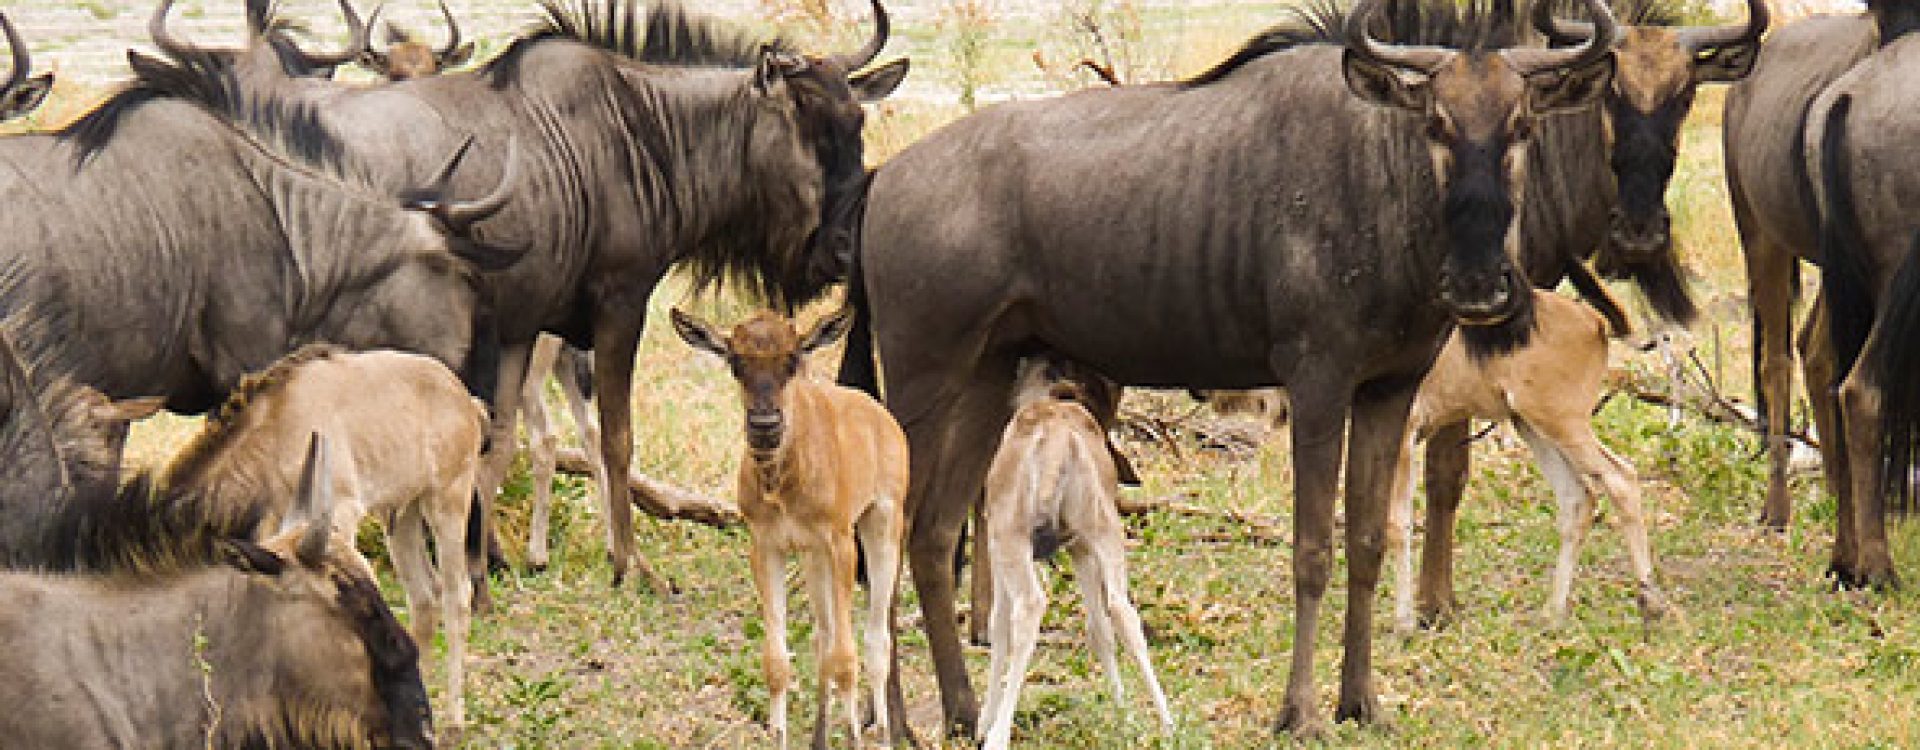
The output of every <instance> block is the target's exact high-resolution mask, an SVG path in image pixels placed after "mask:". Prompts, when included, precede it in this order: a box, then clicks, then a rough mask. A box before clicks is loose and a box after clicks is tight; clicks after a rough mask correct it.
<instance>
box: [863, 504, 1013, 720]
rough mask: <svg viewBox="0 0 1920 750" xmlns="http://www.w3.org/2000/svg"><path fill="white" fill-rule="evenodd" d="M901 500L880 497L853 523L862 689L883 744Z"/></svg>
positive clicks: (887, 715)
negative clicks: (861, 561)
mask: <svg viewBox="0 0 1920 750" xmlns="http://www.w3.org/2000/svg"><path fill="white" fill-rule="evenodd" d="M906 501H907V499H906V498H904V497H895V498H882V499H881V500H880V501H879V502H876V503H874V504H873V505H872V506H871V507H869V508H867V512H866V513H864V514H862V515H861V517H860V521H859V522H858V524H857V525H856V526H855V531H857V532H858V533H859V535H860V546H861V547H862V548H863V549H864V550H865V551H866V563H867V624H866V632H865V633H864V634H863V636H864V640H865V641H866V653H865V654H864V655H863V657H862V660H863V661H865V662H866V668H867V688H868V691H869V692H870V693H871V694H872V696H873V723H874V725H875V726H877V727H879V729H880V741H881V743H882V744H885V745H891V744H893V716H892V711H891V710H890V709H891V708H892V707H891V706H889V705H888V700H887V683H888V678H889V677H890V676H891V675H889V672H890V671H891V670H892V667H893V599H894V594H895V592H896V591H898V589H899V583H898V582H899V576H900V545H901V543H902V542H904V541H905V538H906V537H905V535H906V514H905V511H904V508H903V506H904V505H905V503H906ZM980 565H982V564H976V568H977V567H979V566H980Z"/></svg>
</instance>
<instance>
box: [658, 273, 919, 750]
mask: <svg viewBox="0 0 1920 750" xmlns="http://www.w3.org/2000/svg"><path fill="white" fill-rule="evenodd" d="M847 322H848V315H847V313H845V312H843V313H841V314H840V315H837V316H834V317H831V318H828V319H827V320H824V321H821V322H820V323H819V324H817V325H816V326H815V327H814V328H813V329H812V330H810V331H808V332H807V334H806V335H805V336H801V335H799V334H797V333H796V332H795V331H794V329H793V325H792V323H790V322H788V321H787V320H786V319H785V318H782V317H780V316H779V315H776V314H774V313H771V312H762V313H759V314H757V315H755V316H753V317H752V318H749V319H748V320H746V321H745V322H743V323H740V324H739V325H737V326H734V328H733V330H732V332H731V333H730V334H728V335H726V336H724V337H723V336H721V335H720V334H719V333H718V332H717V331H715V330H713V329H712V328H711V327H710V326H708V325H707V324H706V323H704V322H701V321H699V320H697V319H694V318H692V317H691V316H688V315H686V314H685V313H682V312H680V311H678V310H675V311H674V313H673V323H674V327H675V329H676V330H677V331H678V332H679V334H680V336H681V338H682V339H684V340H686V341H687V343H689V344H691V345H693V346H695V347H697V348H700V349H702V350H704V351H708V352H711V353H714V354H717V355H719V356H721V357H722V358H724V359H726V360H727V362H728V364H729V365H730V366H731V367H732V368H733V372H734V377H735V380H736V381H738V382H739V383H740V385H741V394H742V396H743V400H744V401H745V402H746V403H745V406H746V407H747V413H748V420H749V421H748V426H749V439H748V449H747V451H746V455H745V456H744V457H743V458H742V460H741V463H740V474H739V481H738V487H739V499H740V512H741V514H742V515H743V516H745V517H746V521H747V529H748V531H749V532H750V533H751V534H752V537H753V553H752V559H753V577H754V586H755V588H756V589H757V590H758V591H759V593H760V602H761V614H762V616H763V617H764V618H765V621H766V641H765V644H764V651H763V652H762V664H763V666H764V667H765V669H766V673H767V685H768V688H769V689H770V690H771V691H772V693H773V698H772V703H771V706H772V707H771V710H770V711H769V717H768V719H769V723H770V724H771V727H772V730H773V733H774V736H775V737H776V738H777V740H778V742H779V744H780V746H781V747H783V748H784V747H785V746H786V743H787V692H788V689H789V687H790V685H791V683H792V679H793V677H792V669H791V667H790V666H789V664H788V656H787V646H786V632H787V627H786V592H787V587H786V574H785V569H786V557H787V555H788V554H789V553H792V552H798V553H799V554H800V556H801V558H802V560H803V564H804V566H805V568H806V572H807V584H808V588H809V590H810V594H811V596H810V598H811V599H812V601H813V605H814V620H815V623H814V627H815V628H816V632H817V633H818V634H819V635H817V636H816V639H815V641H814V643H815V644H816V650H824V653H816V654H815V656H816V658H818V660H819V662H820V665H821V666H820V671H821V676H820V682H819V705H818V709H817V710H818V713H817V714H816V717H817V718H816V722H815V725H814V745H815V746H816V747H822V746H824V745H825V743H826V736H827V723H828V721H829V717H830V716H831V715H832V711H833V709H832V706H833V703H834V702H835V701H841V702H842V703H843V704H844V706H845V709H846V721H847V725H848V728H849V730H850V731H851V733H852V738H853V740H854V743H855V744H859V739H860V716H859V710H858V706H859V700H858V697H857V695H858V694H857V690H856V676H855V672H856V671H857V670H858V669H859V662H860V660H859V659H857V658H856V657H855V654H854V637H853V618H852V610H853V584H854V561H855V557H856V552H855V542H854V539H855V537H856V535H857V536H858V537H859V544H860V551H862V552H864V553H865V556H866V564H867V569H866V574H867V580H868V581H869V583H870V584H871V589H870V592H869V598H868V609H867V622H866V655H865V661H866V664H867V672H868V680H869V682H870V687H871V688H872V696H873V707H874V715H875V717H876V718H875V722H874V723H875V724H876V725H877V726H879V727H881V730H882V733H883V740H884V735H885V734H887V733H889V731H890V728H891V724H892V722H890V721H889V719H888V713H889V708H890V707H889V705H888V701H887V698H886V695H885V692H886V686H887V678H888V671H889V668H890V666H891V658H892V647H893V644H892V633H891V620H890V618H891V613H892V607H893V592H894V581H895V579H896V576H897V575H898V573H899V569H900V553H901V549H900V548H901V544H902V540H903V534H904V533H905V531H906V515H905V506H904V502H905V500H906V494H907V438H906V435H905V433H903V432H902V431H901V430H900V426H899V425H898V424H896V423H895V422H894V421H893V416H892V415H891V414H889V413H888V412H887V410H886V408H885V407H882V406H881V405H880V403H879V402H878V401H875V400H874V399H873V397H871V396H868V395H867V394H865V393H862V392H860V391H857V390H854V389H851V388H844V387H841V386H837V385H833V384H831V383H828V382H824V381H821V380H816V379H814V378H813V377H811V376H810V375H809V374H808V373H807V371H806V366H805V362H804V360H803V358H804V356H805V354H806V353H807V352H809V351H812V350H814V349H818V348H819V347H822V346H825V345H827V344H829V343H831V342H832V341H833V340H835V339H837V338H839V336H840V335H842V334H844V333H845V331H846V324H847ZM770 410H771V411H772V412H774V414H777V417H774V416H770V415H769V414H768V412H769V411H770ZM776 418H777V419H778V421H779V424H780V426H779V427H777V428H770V427H767V425H769V424H770V423H771V422H772V420H773V419H776ZM754 430H760V431H761V432H760V435H759V436H758V437H756V436H755V435H754V433H753V431H754ZM769 430H774V431H777V433H778V435H777V437H775V438H774V439H773V440H771V441H770V440H768V439H767V436H766V432H767V431H769ZM769 443H771V444H769Z"/></svg>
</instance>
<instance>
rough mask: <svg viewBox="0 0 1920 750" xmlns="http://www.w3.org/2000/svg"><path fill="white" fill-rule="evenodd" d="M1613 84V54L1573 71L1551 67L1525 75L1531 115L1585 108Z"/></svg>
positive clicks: (1559, 112)
mask: <svg viewBox="0 0 1920 750" xmlns="http://www.w3.org/2000/svg"><path fill="white" fill-rule="evenodd" d="M1612 83H1613V53H1611V52H1609V53H1607V56H1605V57H1602V58H1600V59H1599V60H1596V61H1594V62H1593V63H1592V64H1590V65H1586V66H1584V67H1581V68H1577V69H1573V70H1565V69H1558V70H1550V71H1546V72H1543V73H1536V74H1534V75H1531V76H1528V77H1527V88H1528V92H1527V93H1528V97H1529V101H1530V102H1531V105H1532V109H1533V112H1534V114H1540V115H1557V114H1561V113H1564V112H1574V111H1578V110H1581V109H1585V108H1586V107H1588V106H1589V105H1592V104H1593V103H1594V101H1596V100H1598V99H1599V98H1600V95H1601V94H1604V93H1606V91H1607V86H1608V85H1610V84H1612Z"/></svg>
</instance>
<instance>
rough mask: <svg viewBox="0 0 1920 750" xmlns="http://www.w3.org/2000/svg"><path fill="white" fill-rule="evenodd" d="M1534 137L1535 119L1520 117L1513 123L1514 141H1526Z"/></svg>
mask: <svg viewBox="0 0 1920 750" xmlns="http://www.w3.org/2000/svg"><path fill="white" fill-rule="evenodd" d="M1532 137H1533V118H1531V117H1519V118H1515V119H1514V121H1513V140H1515V141H1525V140H1527V139H1528V138H1532Z"/></svg>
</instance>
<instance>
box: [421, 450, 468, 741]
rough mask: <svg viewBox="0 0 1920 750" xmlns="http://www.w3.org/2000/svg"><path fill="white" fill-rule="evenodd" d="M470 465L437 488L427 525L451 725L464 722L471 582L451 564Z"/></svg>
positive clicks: (461, 532) (462, 527)
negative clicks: (434, 557) (435, 554)
mask: <svg viewBox="0 0 1920 750" xmlns="http://www.w3.org/2000/svg"><path fill="white" fill-rule="evenodd" d="M474 469H475V467H474V465H473V464H468V466H467V469H466V471H463V472H461V473H460V474H459V475H457V476H456V477H455V478H454V480H453V481H451V482H448V483H447V485H446V486H445V487H441V488H440V489H439V493H440V494H439V497H436V498H432V499H431V500H430V502H431V506H430V508H429V510H428V514H429V518H428V521H429V526H430V527H431V528H432V529H433V543H434V546H435V548H436V549H440V550H446V551H444V552H442V553H440V559H439V565H438V566H437V568H436V570H437V571H438V572H439V574H440V608H441V611H442V612H444V613H445V619H444V620H443V622H444V624H445V625H446V633H447V704H448V705H450V706H452V716H453V724H454V725H455V726H460V725H464V724H466V723H467V701H466V697H465V692H464V691H465V685H466V664H467V631H468V628H470V627H471V626H472V623H471V617H472V614H471V613H472V602H471V599H472V597H473V588H472V581H471V580H469V579H468V578H467V575H466V571H464V570H462V569H461V566H459V565H456V564H454V561H455V560H457V559H458V557H457V555H458V554H459V553H457V552H454V551H453V550H458V549H460V548H461V544H462V542H463V541H464V540H465V537H466V533H467V512H468V507H469V504H468V502H467V498H469V497H471V496H472V495H473V475H474Z"/></svg>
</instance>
